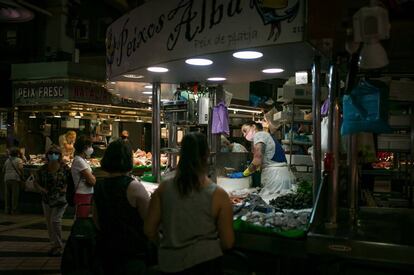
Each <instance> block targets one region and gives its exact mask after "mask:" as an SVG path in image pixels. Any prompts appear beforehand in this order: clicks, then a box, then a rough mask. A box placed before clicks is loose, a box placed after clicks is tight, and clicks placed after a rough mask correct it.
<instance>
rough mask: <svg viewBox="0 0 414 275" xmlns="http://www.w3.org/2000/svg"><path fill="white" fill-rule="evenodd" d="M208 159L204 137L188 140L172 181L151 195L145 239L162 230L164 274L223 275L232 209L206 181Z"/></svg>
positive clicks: (194, 135) (231, 237)
mask: <svg viewBox="0 0 414 275" xmlns="http://www.w3.org/2000/svg"><path fill="white" fill-rule="evenodd" d="M208 157H209V149H208V144H207V139H206V137H205V136H204V135H202V134H201V133H189V134H187V135H186V136H185V137H184V138H183V140H182V147H181V153H180V162H179V163H178V167H177V171H176V173H175V175H173V176H171V177H170V178H167V179H164V180H163V182H162V183H161V184H160V186H159V188H158V189H157V190H156V191H155V192H154V194H153V195H152V198H151V202H150V207H149V211H148V215H147V219H146V221H145V233H146V234H147V236H148V237H149V238H150V239H152V240H157V239H158V237H159V233H158V232H159V231H158V230H159V229H160V228H162V236H161V237H160V240H159V243H160V246H159V249H158V260H159V266H160V269H161V270H162V271H163V272H165V273H168V274H174V273H176V274H197V275H199V274H201V275H202V274H222V271H221V264H220V262H221V256H222V255H223V252H222V251H223V250H225V249H230V248H231V247H232V246H233V243H234V232H233V210H232V206H231V203H230V199H229V196H228V194H227V193H226V192H225V191H224V190H223V189H222V188H220V187H218V186H217V185H216V184H215V183H213V182H211V180H210V179H209V178H208V176H207V171H208Z"/></svg>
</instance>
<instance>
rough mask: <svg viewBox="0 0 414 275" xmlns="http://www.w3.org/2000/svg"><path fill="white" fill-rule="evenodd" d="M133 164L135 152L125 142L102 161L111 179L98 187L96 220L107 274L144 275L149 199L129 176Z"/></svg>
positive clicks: (114, 146) (115, 144)
mask: <svg viewBox="0 0 414 275" xmlns="http://www.w3.org/2000/svg"><path fill="white" fill-rule="evenodd" d="M132 161H133V160H132V151H131V150H130V148H129V147H128V145H127V144H126V143H125V142H124V141H123V140H116V141H114V142H112V143H110V144H109V146H108V148H107V149H106V151H105V154H104V156H103V158H102V160H101V167H102V169H103V170H104V171H105V172H107V173H108V174H109V175H108V176H107V177H106V178H105V179H103V180H102V181H100V182H99V183H98V184H97V185H96V187H95V194H94V208H93V218H94V221H95V224H96V226H97V228H98V238H97V252H98V255H99V259H100V262H101V265H102V270H103V273H104V274H145V273H144V272H145V258H146V256H147V248H148V240H147V237H146V236H145V234H144V228H143V227H144V219H145V217H146V214H147V209H148V204H149V196H148V193H147V191H146V190H145V188H144V186H143V185H142V184H141V183H140V182H139V181H137V180H136V179H134V178H132V177H130V176H129V173H130V172H131V170H132V167H133V165H132Z"/></svg>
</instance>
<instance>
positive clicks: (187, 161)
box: [174, 132, 210, 196]
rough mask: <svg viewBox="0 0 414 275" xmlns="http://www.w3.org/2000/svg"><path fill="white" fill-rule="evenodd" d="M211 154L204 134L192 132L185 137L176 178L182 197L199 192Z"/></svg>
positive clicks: (175, 181)
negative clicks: (195, 191)
mask: <svg viewBox="0 0 414 275" xmlns="http://www.w3.org/2000/svg"><path fill="white" fill-rule="evenodd" d="M209 154H210V151H209V148H208V144H207V138H206V137H205V136H204V135H203V134H201V133H198V132H192V133H189V134H187V135H185V136H184V138H183V140H182V143H181V152H180V161H179V163H178V165H177V172H176V175H175V178H174V184H176V186H177V188H178V192H179V193H180V195H182V196H186V195H188V194H190V193H191V192H193V191H194V190H199V188H200V183H201V182H200V180H201V178H202V176H203V175H205V174H206V173H207V170H208V161H207V160H208V156H209Z"/></svg>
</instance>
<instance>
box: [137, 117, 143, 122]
mask: <svg viewBox="0 0 414 275" xmlns="http://www.w3.org/2000/svg"><path fill="white" fill-rule="evenodd" d="M136 122H144V121H143V120H142V119H141V118H140V117H138V118H137V120H136Z"/></svg>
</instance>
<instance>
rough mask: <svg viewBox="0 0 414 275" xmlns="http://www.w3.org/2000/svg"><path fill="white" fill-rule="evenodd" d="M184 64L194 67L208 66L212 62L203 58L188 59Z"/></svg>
mask: <svg viewBox="0 0 414 275" xmlns="http://www.w3.org/2000/svg"><path fill="white" fill-rule="evenodd" d="M185 63H187V64H189V65H195V66H208V65H211V64H213V61H211V60H210V59H205V58H190V59H187V60H186V61H185Z"/></svg>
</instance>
